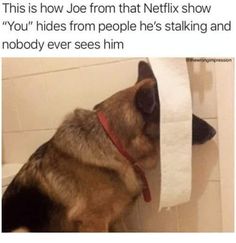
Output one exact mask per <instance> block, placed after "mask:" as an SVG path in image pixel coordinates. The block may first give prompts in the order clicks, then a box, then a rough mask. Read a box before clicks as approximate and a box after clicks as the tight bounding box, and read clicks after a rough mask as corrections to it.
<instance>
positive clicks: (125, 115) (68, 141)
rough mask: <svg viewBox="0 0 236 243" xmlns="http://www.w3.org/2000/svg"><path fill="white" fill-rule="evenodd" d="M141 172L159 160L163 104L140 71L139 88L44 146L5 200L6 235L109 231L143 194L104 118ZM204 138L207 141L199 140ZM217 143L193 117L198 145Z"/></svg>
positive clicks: (80, 113) (75, 120)
mask: <svg viewBox="0 0 236 243" xmlns="http://www.w3.org/2000/svg"><path fill="white" fill-rule="evenodd" d="M97 111H102V112H104V114H106V116H107V118H108V119H109V122H110V125H111V127H112V129H113V131H114V132H115V133H116V134H117V136H118V137H119V138H120V140H121V141H122V143H123V145H124V147H125V148H126V150H127V151H128V152H129V153H130V154H131V155H132V156H133V157H134V159H135V160H136V161H137V163H138V164H139V166H140V167H142V168H152V167H154V166H155V164H156V161H157V158H158V156H159V146H158V143H159V115H160V111H159V98H158V89H157V84H156V81H155V77H154V75H153V73H152V71H151V69H150V67H149V65H148V64H147V63H145V62H140V64H139V76H138V81H137V83H136V84H135V85H134V86H132V87H130V88H127V89H125V90H122V91H120V92H118V93H116V94H114V95H113V96H111V97H110V98H108V99H106V100H105V101H103V102H102V103H100V104H98V105H96V106H95V108H94V111H89V110H82V109H76V110H75V111H74V112H73V113H72V114H70V115H68V117H67V118H66V119H65V121H64V122H63V123H62V125H61V126H60V127H59V128H58V130H57V131H56V133H55V135H54V136H53V137H52V138H51V139H50V140H49V141H48V142H46V143H45V144H43V145H42V146H40V147H39V148H38V149H37V150H36V151H35V152H34V153H33V155H31V157H30V158H29V160H28V162H27V163H26V164H25V165H24V166H23V168H22V169H21V170H20V172H19V173H18V174H17V175H16V177H15V178H14V179H13V181H12V182H11V184H10V185H9V187H8V188H7V190H6V192H5V193H4V195H3V201H2V202H3V203H2V207H3V208H2V217H3V218H2V225H3V229H2V230H3V231H4V232H7V231H13V230H17V229H19V228H24V229H28V230H29V231H33V232H42V231H54V232H55V231H90V232H95V231H109V229H110V227H111V226H112V225H113V224H114V223H115V222H116V221H117V220H119V218H120V217H121V216H122V214H124V213H125V212H126V211H127V210H128V209H129V207H130V206H132V204H133V202H134V201H135V199H136V198H137V197H138V196H139V195H140V193H141V191H142V184H141V181H140V179H139V177H138V176H137V175H136V174H135V172H134V169H133V167H132V165H131V164H130V162H129V161H128V160H127V159H126V158H124V157H123V156H122V155H121V154H120V153H119V152H118V150H117V148H116V147H115V146H114V145H113V143H112V142H111V141H110V139H109V138H108V137H107V135H106V134H105V132H104V130H103V128H102V126H101V124H100V123H99V122H98V119H97V116H96V112H97ZM199 134H201V135H199ZM212 136H214V130H213V128H212V127H210V126H209V125H208V124H207V123H206V122H204V121H203V120H201V119H200V118H197V117H195V116H193V143H203V142H205V141H207V140H208V139H210V138H211V137H212Z"/></svg>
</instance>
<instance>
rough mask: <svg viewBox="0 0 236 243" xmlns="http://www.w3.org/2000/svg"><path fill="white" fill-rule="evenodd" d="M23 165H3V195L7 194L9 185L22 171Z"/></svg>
mask: <svg viewBox="0 0 236 243" xmlns="http://www.w3.org/2000/svg"><path fill="white" fill-rule="evenodd" d="M22 166H23V164H20V163H10V164H3V165H2V193H4V192H5V190H6V188H7V187H8V185H9V184H10V183H11V181H12V179H13V178H14V177H15V175H16V174H17V173H18V171H19V170H20V169H21V167H22Z"/></svg>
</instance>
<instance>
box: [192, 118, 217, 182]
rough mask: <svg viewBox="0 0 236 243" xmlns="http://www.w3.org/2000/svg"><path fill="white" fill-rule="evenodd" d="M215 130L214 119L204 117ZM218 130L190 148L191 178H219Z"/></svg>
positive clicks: (215, 121) (205, 179)
mask: <svg viewBox="0 0 236 243" xmlns="http://www.w3.org/2000/svg"><path fill="white" fill-rule="evenodd" d="M205 120H206V122H208V123H209V124H210V125H212V126H213V127H214V128H215V129H216V131H217V120H216V119H205ZM218 152H219V151H218V131H217V134H216V136H215V137H214V138H213V139H212V140H210V141H208V142H207V143H205V144H201V145H194V146H193V149H192V166H193V168H192V171H193V180H204V181H207V180H213V181H215V180H220V172H219V154H218Z"/></svg>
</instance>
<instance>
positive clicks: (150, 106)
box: [135, 84, 159, 114]
mask: <svg viewBox="0 0 236 243" xmlns="http://www.w3.org/2000/svg"><path fill="white" fill-rule="evenodd" d="M135 104H136V107H137V109H138V110H139V111H141V113H142V114H151V113H153V111H154V110H155V109H157V108H159V99H158V94H157V86H156V84H153V85H143V86H141V87H140V88H139V89H138V91H137V93H136V96H135Z"/></svg>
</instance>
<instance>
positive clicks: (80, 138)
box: [52, 109, 141, 196]
mask: <svg viewBox="0 0 236 243" xmlns="http://www.w3.org/2000/svg"><path fill="white" fill-rule="evenodd" d="M52 142H53V144H54V146H56V147H57V148H59V149H60V151H62V152H64V153H65V154H67V155H68V156H72V157H73V158H75V159H76V160H77V161H79V162H80V163H85V164H88V165H91V166H98V167H104V168H109V169H111V170H114V171H116V172H117V173H118V175H119V177H120V179H121V180H122V181H123V182H124V184H125V185H126V188H127V190H128V191H129V192H130V193H131V195H132V196H137V194H139V193H140V192H141V184H140V179H139V177H138V175H137V173H135V171H134V169H133V167H132V165H131V164H130V162H129V160H128V159H126V158H125V157H124V156H123V155H122V154H121V153H119V151H118V150H117V148H116V147H115V146H114V145H113V143H112V141H111V140H110V139H109V137H108V136H107V135H106V133H105V132H104V130H103V128H102V126H101V124H100V122H99V120H98V118H97V115H96V112H94V111H89V110H83V109H77V110H75V111H74V112H73V113H72V114H70V115H69V116H68V117H67V119H66V120H65V121H64V122H63V123H62V125H61V126H60V127H59V128H58V130H57V132H56V134H55V135H54V138H53V141H52Z"/></svg>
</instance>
